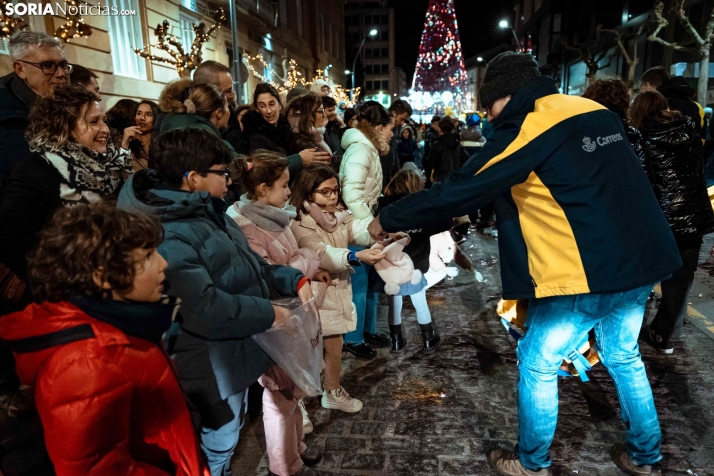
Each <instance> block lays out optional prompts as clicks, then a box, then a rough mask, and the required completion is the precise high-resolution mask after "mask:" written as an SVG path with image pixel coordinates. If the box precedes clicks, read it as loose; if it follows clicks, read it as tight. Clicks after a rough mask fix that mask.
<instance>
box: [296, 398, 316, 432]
mask: <svg viewBox="0 0 714 476" xmlns="http://www.w3.org/2000/svg"><path fill="white" fill-rule="evenodd" d="M298 407H300V413H302V432H303V433H304V434H306V435H307V434H308V433H312V430H314V428H313V426H312V422H311V421H310V415H308V414H307V409H306V408H305V402H304V401H303V400H302V399H300V400H298Z"/></svg>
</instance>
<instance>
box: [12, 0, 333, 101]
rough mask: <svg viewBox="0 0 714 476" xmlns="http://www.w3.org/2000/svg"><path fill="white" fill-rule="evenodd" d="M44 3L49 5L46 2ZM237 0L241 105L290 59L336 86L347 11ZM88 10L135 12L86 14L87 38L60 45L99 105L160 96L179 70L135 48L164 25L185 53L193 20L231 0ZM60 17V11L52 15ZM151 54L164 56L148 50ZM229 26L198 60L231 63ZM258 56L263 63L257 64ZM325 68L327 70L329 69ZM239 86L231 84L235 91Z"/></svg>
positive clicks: (329, 3)
mask: <svg viewBox="0 0 714 476" xmlns="http://www.w3.org/2000/svg"><path fill="white" fill-rule="evenodd" d="M43 1H44V3H48V1H49V0H43ZM233 1H235V2H236V7H237V18H238V34H239V45H238V48H239V51H240V52H241V54H242V55H244V56H247V57H251V58H253V60H252V61H250V68H247V67H246V68H242V70H243V71H244V73H247V74H243V75H242V76H243V77H242V80H243V84H242V85H241V86H240V92H241V99H242V101H243V102H249V101H250V100H252V91H253V90H254V88H255V85H256V84H258V83H259V82H261V81H263V79H265V80H269V81H274V82H275V83H276V84H281V78H284V77H285V74H286V67H287V65H288V64H289V60H290V59H294V60H295V61H296V62H297V65H298V68H297V69H298V70H299V71H300V72H301V74H302V75H303V77H306V78H307V79H308V80H309V79H312V77H313V76H314V74H315V71H317V70H322V71H325V70H326V72H325V73H324V74H325V75H326V77H327V78H328V79H329V80H330V81H331V82H333V83H335V84H342V83H344V80H345V74H344V70H345V66H344V63H345V52H344V6H343V2H342V1H341V0H233ZM88 3H91V4H93V5H98V4H100V3H101V5H104V6H108V7H112V6H116V7H117V8H118V9H119V10H133V11H134V12H135V15H126V16H110V15H105V16H103V15H96V16H85V17H83V19H84V22H85V23H86V24H88V25H89V26H91V27H92V35H91V36H87V37H82V38H73V39H71V40H70V42H69V43H67V44H66V45H65V46H64V51H65V55H66V57H67V59H68V61H69V62H70V63H74V64H80V65H82V66H85V67H87V68H89V69H91V70H92V71H94V72H95V73H96V74H97V76H99V85H100V88H101V89H100V92H101V93H102V95H103V97H104V103H103V104H104V107H105V108H109V107H111V106H112V105H113V104H114V103H115V102H116V101H118V100H119V99H122V98H134V99H136V98H141V99H154V100H155V99H158V97H159V94H160V93H161V90H162V89H163V87H164V85H166V83H168V82H169V81H171V80H174V79H177V78H178V77H179V75H178V72H177V71H176V68H175V67H173V66H172V65H166V64H164V63H161V62H159V61H153V60H150V59H144V58H141V57H140V56H138V55H137V54H136V53H134V51H133V48H140V49H141V48H143V47H144V46H145V45H149V44H156V43H157V38H156V36H155V34H154V29H155V28H156V26H157V25H159V24H161V23H162V22H163V21H164V20H167V21H168V22H169V25H170V32H171V33H172V34H173V35H175V36H177V37H179V38H180V39H181V42H182V44H183V45H185V48H186V50H189V49H190V45H191V43H192V42H193V39H194V32H193V28H192V23H197V24H198V23H201V22H203V23H205V24H206V25H207V26H210V25H211V24H212V23H213V19H212V17H213V15H214V12H215V11H216V10H217V9H218V8H219V7H222V8H223V9H224V11H225V14H226V16H228V12H229V4H228V1H225V0H219V1H217V2H215V3H209V2H205V1H203V0H101V2H100V1H99V0H91V1H90V2H88ZM55 13H57V12H55ZM27 20H29V23H30V29H31V30H33V31H43V32H46V33H48V34H50V35H51V34H53V33H54V31H55V29H56V28H57V27H58V26H60V25H62V24H63V23H65V21H66V19H65V18H62V17H59V16H50V15H47V16H36V17H29V18H27ZM151 52H152V54H153V55H155V56H163V57H168V54H167V53H166V52H164V51H161V50H159V49H157V48H152V49H151ZM233 54H234V47H233V45H232V41H231V31H230V22H229V21H228V22H227V23H226V24H225V25H224V26H223V27H221V28H219V29H217V30H215V31H214V32H213V34H212V35H211V39H210V41H209V42H207V43H204V45H203V54H202V58H203V60H204V61H205V60H214V61H218V62H220V63H223V64H225V65H227V66H229V65H230V64H231V62H232V60H233ZM258 55H262V58H263V60H264V63H263V61H260V60H258V59H255V58H256V57H257V56H258ZM328 66H329V67H328ZM11 71H12V61H11V60H10V57H9V54H8V51H7V40H2V41H0V75H4V74H7V73H9V72H11ZM238 89H239V86H238V85H236V90H238Z"/></svg>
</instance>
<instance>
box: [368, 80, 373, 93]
mask: <svg viewBox="0 0 714 476" xmlns="http://www.w3.org/2000/svg"><path fill="white" fill-rule="evenodd" d="M367 89H368V90H370V91H371V90H372V81H367Z"/></svg>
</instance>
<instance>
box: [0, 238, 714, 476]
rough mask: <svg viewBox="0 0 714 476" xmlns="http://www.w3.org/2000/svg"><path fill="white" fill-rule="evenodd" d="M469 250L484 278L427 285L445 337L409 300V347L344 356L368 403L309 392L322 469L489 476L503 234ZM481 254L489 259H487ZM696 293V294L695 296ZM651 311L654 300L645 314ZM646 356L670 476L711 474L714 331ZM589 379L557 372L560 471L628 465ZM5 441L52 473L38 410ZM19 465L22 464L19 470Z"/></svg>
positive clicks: (500, 402) (504, 423)
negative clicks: (325, 403)
mask: <svg viewBox="0 0 714 476" xmlns="http://www.w3.org/2000/svg"><path fill="white" fill-rule="evenodd" d="M712 245H714V236H713V237H711V238H707V239H706V240H705V243H704V246H703V247H702V254H701V259H700V268H699V270H698V271H697V283H699V284H702V285H703V286H705V287H707V288H709V289H712V290H714V259H712V258H711V257H710V255H709V250H710V249H711V247H712ZM462 248H463V249H464V250H465V251H466V252H468V253H469V254H471V255H472V258H473V260H474V262H475V263H476V265H477V266H478V267H479V269H481V271H482V272H483V274H484V275H485V277H486V278H487V282H485V283H482V284H476V283H475V282H474V281H473V279H472V278H470V277H468V276H465V275H463V274H462V275H460V276H458V277H457V278H456V279H454V280H453V281H447V282H444V283H441V284H440V285H438V286H436V287H435V288H433V289H431V290H429V291H428V298H429V303H430V306H431V310H432V313H433V315H434V320H435V321H436V322H437V323H438V325H439V328H440V329H441V332H442V335H443V336H444V343H443V345H442V346H441V347H440V349H439V350H438V351H437V353H436V354H434V355H432V356H430V357H424V356H423V355H422V354H421V342H420V339H421V337H420V335H419V333H418V327H417V323H416V318H415V314H414V309H413V308H412V307H411V305H410V304H408V299H407V300H406V302H405V308H404V312H405V324H404V327H405V331H406V333H407V335H408V338H409V340H410V342H409V345H408V347H407V349H406V351H405V353H404V355H402V356H399V357H395V356H393V355H391V354H389V352H387V351H386V350H380V351H379V356H378V358H377V359H375V360H373V361H371V362H361V361H357V360H354V359H351V358H346V359H345V361H344V364H343V369H344V377H343V385H344V386H345V388H346V389H347V390H348V391H349V392H350V393H351V394H352V395H354V396H356V397H358V398H360V399H362V400H363V401H364V404H365V407H364V409H363V410H362V411H361V412H359V413H357V414H346V413H342V412H339V411H330V410H325V409H322V408H321V407H320V406H319V401H318V399H316V398H315V399H311V400H309V401H308V404H307V407H308V410H309V412H310V414H311V415H312V416H313V421H314V423H315V431H314V433H313V434H311V435H308V437H307V440H306V441H307V443H308V444H310V445H317V446H318V447H320V448H321V449H322V450H323V451H324V454H325V458H324V461H323V462H322V463H320V465H319V466H318V467H317V468H316V469H317V470H318V471H319V473H320V474H322V475H337V474H342V475H365V476H376V475H390V476H392V475H394V476H396V475H445V476H446V475H491V474H493V473H492V472H491V471H490V470H489V469H488V467H487V464H486V461H485V456H484V453H485V452H486V451H487V450H489V449H491V448H494V447H496V446H499V445H503V446H506V447H510V446H511V445H513V444H514V443H515V438H516V435H517V419H516V410H515V385H516V379H517V368H516V359H515V353H514V350H515V345H514V342H513V341H512V340H511V338H510V337H508V336H507V335H506V334H505V331H504V329H503V327H502V326H501V324H500V323H499V320H498V318H497V317H496V314H495V312H494V309H495V305H496V303H497V302H498V299H499V292H500V277H499V274H498V273H499V270H498V263H493V260H494V259H496V260H497V259H498V249H497V243H496V242H495V240H494V239H493V238H489V237H485V236H483V235H475V236H471V237H470V238H469V241H467V242H466V243H465V244H463V245H462ZM482 260H484V261H488V264H487V265H480V263H481V261H482ZM489 266H490V267H491V269H488V267H489ZM697 297H698V296H696V295H695V296H692V298H691V299H690V300H692V301H693V304H697ZM705 298H706V296H705ZM704 300H705V299H704V298H702V299H699V301H700V302H701V301H704ZM655 308H656V302H654V303H653V304H652V305H651V306H650V309H649V310H648V318H649V319H651V318H652V317H653V316H654V314H653V311H654V310H655ZM380 311H381V313H382V315H381V316H380V320H379V324H380V327H381V332H386V330H387V328H386V317H385V314H386V309H385V308H384V307H382V308H381V309H380ZM709 317H712V316H709ZM642 353H643V358H644V360H645V364H646V365H647V371H648V374H649V377H650V381H651V383H652V387H653V390H654V394H655V402H656V404H657V408H658V410H659V415H660V419H661V423H662V431H663V435H664V440H663V453H664V457H665V459H664V469H665V471H664V474H665V475H690V476H691V475H692V474H698V475H699V476H704V475H710V476H712V475H714V428H713V427H714V425H713V424H714V390H713V389H714V340H712V339H711V338H709V337H707V336H706V335H705V334H704V333H702V332H700V331H699V330H698V329H697V328H695V327H694V326H692V325H690V324H689V323H686V324H685V326H684V330H683V336H682V340H681V341H680V342H677V343H675V353H674V355H673V356H662V355H659V354H657V353H656V352H654V351H653V350H652V349H651V348H650V347H649V346H648V345H647V344H643V345H642ZM591 377H592V378H591V381H590V382H589V383H585V384H584V383H581V382H580V381H579V380H575V379H561V380H560V419H559V426H558V431H557V433H556V439H555V443H554V445H553V447H552V456H553V460H554V472H555V474H559V475H574V474H579V475H587V476H610V475H613V476H614V475H621V474H622V473H620V472H619V471H618V470H617V469H616V468H615V466H614V465H613V464H612V463H611V462H610V459H609V456H608V449H609V447H610V446H611V444H612V443H613V442H617V441H623V439H624V430H623V426H622V423H621V422H620V418H619V404H618V402H617V397H616V394H615V390H614V388H613V385H612V381H611V380H610V378H609V376H608V374H607V372H606V371H605V369H604V368H603V367H602V365H599V366H597V367H596V368H595V369H594V370H593V372H592V373H591ZM442 392H443V394H444V397H443V398H441V397H440V396H439V395H440V393H442ZM68 435H70V433H68ZM0 445H2V447H4V448H5V449H6V450H8V452H10V453H11V454H9V455H8V456H6V457H5V458H4V459H3V468H4V469H5V470H6V475H7V476H16V475H19V474H22V475H27V476H49V475H51V474H52V471H51V469H47V464H46V460H45V459H44V458H43V457H42V435H41V428H40V425H39V420H38V419H37V418H36V417H35V418H33V419H31V420H30V421H27V420H24V421H17V420H12V419H9V418H7V417H1V416H0ZM19 467H22V468H24V469H25V471H22V472H21V471H18V470H15V469H14V468H19ZM233 467H234V474H235V475H237V476H253V475H254V476H265V475H267V456H266V455H265V439H264V436H263V425H262V420H261V419H260V418H257V419H255V420H253V421H249V422H248V423H247V424H246V426H245V427H244V429H243V431H242V432H241V441H240V443H239V446H238V449H237V452H236V457H235V458H234V464H233ZM688 470H690V471H691V473H688Z"/></svg>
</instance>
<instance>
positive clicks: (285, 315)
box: [270, 286, 305, 329]
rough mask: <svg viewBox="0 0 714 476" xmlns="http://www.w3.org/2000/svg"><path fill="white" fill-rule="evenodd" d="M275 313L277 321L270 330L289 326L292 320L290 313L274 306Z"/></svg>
mask: <svg viewBox="0 0 714 476" xmlns="http://www.w3.org/2000/svg"><path fill="white" fill-rule="evenodd" d="M303 287H305V286H303ZM273 311H274V312H275V320H274V321H273V325H272V326H271V327H270V328H271V329H283V328H284V327H286V326H287V325H288V321H289V320H290V311H288V310H287V309H286V308H284V307H280V306H273Z"/></svg>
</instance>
